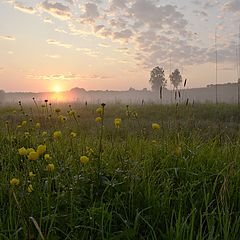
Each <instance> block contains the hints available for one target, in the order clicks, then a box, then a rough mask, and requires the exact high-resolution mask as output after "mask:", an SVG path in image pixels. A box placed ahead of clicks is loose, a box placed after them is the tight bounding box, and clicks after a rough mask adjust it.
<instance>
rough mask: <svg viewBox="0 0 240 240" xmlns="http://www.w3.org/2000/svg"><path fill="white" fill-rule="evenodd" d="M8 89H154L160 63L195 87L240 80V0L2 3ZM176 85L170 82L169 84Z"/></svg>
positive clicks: (0, 69) (1, 73) (1, 83)
mask: <svg viewBox="0 0 240 240" xmlns="http://www.w3.org/2000/svg"><path fill="white" fill-rule="evenodd" d="M0 16H1V21H0V53H1V61H0V89H4V90H5V91H35V92H39V91H51V90H68V89H71V88H73V87H82V88H85V89H87V90H90V89H102V90H106V89H109V90H110V89H113V90H127V89H129V88H130V87H133V88H136V89H142V88H145V87H147V88H150V86H149V84H148V80H149V73H150V71H151V69H152V68H153V67H155V66H158V65H159V66H160V67H163V68H164V69H165V72H166V75H167V76H168V75H169V72H170V56H171V59H172V70H173V69H174V68H179V69H180V71H181V72H182V73H183V77H184V78H188V79H189V81H188V87H200V86H206V85H207V84H211V83H214V82H215V48H214V35H215V29H217V45H218V52H219V66H218V67H219V71H218V74H219V79H218V80H219V83H223V82H234V81H236V79H237V67H236V66H237V61H236V45H237V41H238V37H237V36H238V26H239V23H240V21H239V20H240V19H239V17H240V0H228V1H227V0H224V1H223V0H219V1H217V0H181V1H180V0H161V1H160V0H86V1H85V0H62V1H61V0H56V1H50V0H45V1H44V0H42V1H36V0H19V1H13V0H8V1H7V0H0ZM168 87H170V86H169V84H168Z"/></svg>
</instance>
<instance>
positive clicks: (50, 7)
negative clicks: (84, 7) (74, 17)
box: [39, 0, 71, 19]
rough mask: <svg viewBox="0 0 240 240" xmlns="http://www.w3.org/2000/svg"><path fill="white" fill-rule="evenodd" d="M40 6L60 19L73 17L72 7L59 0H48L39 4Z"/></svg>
mask: <svg viewBox="0 0 240 240" xmlns="http://www.w3.org/2000/svg"><path fill="white" fill-rule="evenodd" d="M39 8H40V9H43V10H44V11H45V12H47V13H49V14H51V15H53V16H54V17H57V18H60V19H69V18H70V17H71V12H70V8H69V7H68V6H66V5H64V4H62V3H59V2H51V1H47V0H46V1H44V2H42V3H40V4H39Z"/></svg>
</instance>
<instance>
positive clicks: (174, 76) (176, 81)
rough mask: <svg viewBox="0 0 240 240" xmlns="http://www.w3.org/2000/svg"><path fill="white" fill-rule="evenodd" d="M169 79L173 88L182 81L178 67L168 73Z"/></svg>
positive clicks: (176, 87)
mask: <svg viewBox="0 0 240 240" xmlns="http://www.w3.org/2000/svg"><path fill="white" fill-rule="evenodd" d="M169 77H170V81H171V83H172V85H173V86H174V88H175V89H178V86H179V85H180V83H181V82H182V76H181V74H180V71H179V70H178V69H175V70H174V72H172V74H170V76H169Z"/></svg>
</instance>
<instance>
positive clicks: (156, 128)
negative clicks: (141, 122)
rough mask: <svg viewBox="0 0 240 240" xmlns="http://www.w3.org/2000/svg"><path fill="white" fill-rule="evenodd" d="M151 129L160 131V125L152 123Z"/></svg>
mask: <svg viewBox="0 0 240 240" xmlns="http://www.w3.org/2000/svg"><path fill="white" fill-rule="evenodd" d="M152 129H153V130H159V129H160V125H159V124H158V123H153V124H152Z"/></svg>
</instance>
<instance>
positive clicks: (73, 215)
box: [0, 102, 240, 240]
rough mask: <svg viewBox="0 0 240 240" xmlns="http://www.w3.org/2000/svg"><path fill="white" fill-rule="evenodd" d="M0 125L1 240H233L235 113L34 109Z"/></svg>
mask: <svg viewBox="0 0 240 240" xmlns="http://www.w3.org/2000/svg"><path fill="white" fill-rule="evenodd" d="M96 110H97V111H96ZM154 123H155V124H154ZM0 125H1V128H0V144H1V147H0V154H1V161H0V178H1V181H0V184H1V190H0V239H14V240H15V239H19V240H20V239H50V240H55V239H178V240H180V239H183V240H186V239H192V240H193V239H199V240H201V239H209V240H210V239H211V240H212V239H239V236H240V194H239V192H240V128H239V111H238V107H237V105H222V104H219V105H217V106H216V105H208V104H195V105H188V106H186V105H180V106H175V105H168V106H163V105H157V104H156V105H154V104H153V105H143V106H140V105H132V106H129V107H127V106H125V105H106V106H104V107H101V106H96V105H88V106H85V105H79V104H72V105H71V106H68V104H63V105H58V106H54V104H52V105H49V104H48V102H44V103H43V105H42V106H41V105H37V103H36V102H35V104H34V103H32V104H31V105H27V106H25V105H21V104H20V105H19V106H14V107H7V106H6V107H1V109H0ZM31 148H32V149H31Z"/></svg>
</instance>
